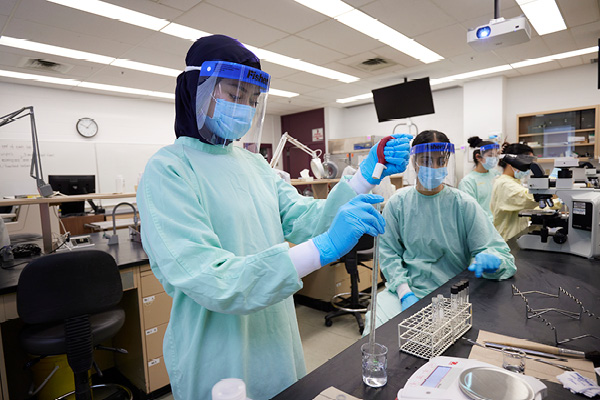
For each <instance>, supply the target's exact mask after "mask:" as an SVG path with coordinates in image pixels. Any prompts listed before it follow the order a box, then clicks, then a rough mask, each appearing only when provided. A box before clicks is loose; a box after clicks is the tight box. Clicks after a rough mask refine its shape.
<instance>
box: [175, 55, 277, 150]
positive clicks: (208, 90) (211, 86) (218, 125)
mask: <svg viewBox="0 0 600 400" xmlns="http://www.w3.org/2000/svg"><path fill="white" fill-rule="evenodd" d="M185 70H186V71H191V70H200V74H199V79H198V87H197V89H196V110H195V112H196V123H197V127H198V133H199V134H200V136H202V138H203V139H204V140H206V141H207V142H208V143H211V144H214V145H223V146H226V145H228V144H230V143H232V142H233V141H237V140H240V139H242V137H243V140H242V142H243V146H244V147H245V148H247V149H249V150H251V151H256V152H257V151H258V150H259V147H260V137H261V134H262V124H263V121H264V116H265V111H266V100H267V94H268V91H269V84H270V76H269V74H267V73H265V72H263V71H261V70H259V69H256V68H252V67H249V66H246V65H242V64H237V63H231V62H226V61H205V62H204V63H202V66H200V67H196V66H188V67H186V69H185Z"/></svg>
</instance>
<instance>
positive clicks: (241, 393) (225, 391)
mask: <svg viewBox="0 0 600 400" xmlns="http://www.w3.org/2000/svg"><path fill="white" fill-rule="evenodd" d="M212 400H246V384H245V383H244V381H243V380H241V379H235V378H230V379H221V380H220V381H219V382H217V383H216V384H215V386H213V388H212Z"/></svg>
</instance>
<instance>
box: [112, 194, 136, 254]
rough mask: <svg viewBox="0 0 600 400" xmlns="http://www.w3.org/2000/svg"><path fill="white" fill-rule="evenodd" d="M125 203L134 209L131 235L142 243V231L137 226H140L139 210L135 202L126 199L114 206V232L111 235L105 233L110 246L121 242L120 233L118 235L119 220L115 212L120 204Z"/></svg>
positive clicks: (130, 228) (133, 239) (132, 239)
mask: <svg viewBox="0 0 600 400" xmlns="http://www.w3.org/2000/svg"><path fill="white" fill-rule="evenodd" d="M123 205H127V206H129V207H131V208H132V209H133V227H131V226H130V227H129V236H130V237H131V241H133V242H140V243H141V241H142V238H141V235H140V231H139V230H138V229H137V227H138V217H137V210H136V209H135V206H134V205H133V204H131V203H128V202H126V201H124V202H122V203H119V204H117V205H116V206H114V208H113V212H112V218H113V234H112V235H111V236H107V235H106V234H105V237H108V244H109V246H110V245H113V244H117V245H118V244H119V235H117V220H116V219H115V212H116V211H117V208H119V207H120V206H123Z"/></svg>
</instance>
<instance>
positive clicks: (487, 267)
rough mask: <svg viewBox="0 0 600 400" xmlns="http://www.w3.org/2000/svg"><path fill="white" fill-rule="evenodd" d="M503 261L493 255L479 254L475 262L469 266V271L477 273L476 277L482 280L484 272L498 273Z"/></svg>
mask: <svg viewBox="0 0 600 400" xmlns="http://www.w3.org/2000/svg"><path fill="white" fill-rule="evenodd" d="M500 264H502V261H501V260H500V259H499V258H498V257H496V256H495V255H493V254H486V253H479V254H477V255H476V256H475V262H473V264H471V265H469V271H475V276H476V277H477V278H481V274H482V273H484V272H496V271H498V267H500Z"/></svg>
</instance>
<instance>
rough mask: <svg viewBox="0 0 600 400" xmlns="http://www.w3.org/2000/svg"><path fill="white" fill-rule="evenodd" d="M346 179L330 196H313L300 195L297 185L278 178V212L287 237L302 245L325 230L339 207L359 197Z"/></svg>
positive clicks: (288, 239)
mask: <svg viewBox="0 0 600 400" xmlns="http://www.w3.org/2000/svg"><path fill="white" fill-rule="evenodd" d="M347 181H348V179H347V178H342V180H341V181H340V182H339V183H338V184H337V185H335V187H334V188H333V189H332V190H331V192H330V193H329V195H328V196H327V199H313V198H312V197H306V196H302V195H300V194H299V193H298V191H297V190H296V188H295V187H293V186H292V185H290V184H289V183H287V182H284V181H283V180H282V179H278V180H277V181H276V185H277V190H278V196H279V215H280V218H281V225H282V228H283V235H284V237H285V240H287V241H289V242H291V243H295V244H300V243H303V242H305V241H307V240H309V239H312V238H313V237H315V236H317V235H319V234H321V233H323V232H325V231H326V230H327V229H328V228H329V225H330V224H331V222H332V221H333V218H334V217H335V215H336V214H337V211H338V209H339V208H340V206H342V205H343V204H345V203H347V202H348V201H350V200H352V199H353V198H354V197H355V196H356V192H355V191H354V190H353V189H352V188H351V187H350V185H349V184H348V182H347Z"/></svg>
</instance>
